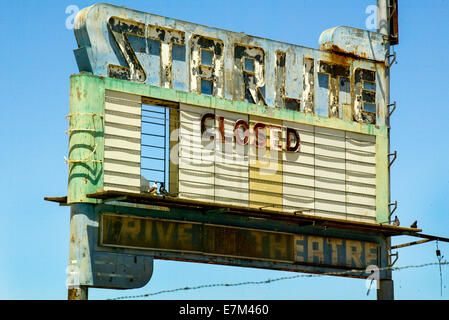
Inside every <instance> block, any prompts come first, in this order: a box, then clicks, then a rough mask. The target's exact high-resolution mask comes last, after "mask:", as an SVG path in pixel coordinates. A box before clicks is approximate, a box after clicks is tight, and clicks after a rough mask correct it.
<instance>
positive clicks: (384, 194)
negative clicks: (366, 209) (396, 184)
mask: <svg viewBox="0 0 449 320" xmlns="http://www.w3.org/2000/svg"><path fill="white" fill-rule="evenodd" d="M389 172H390V171H389V169H388V136H385V135H378V136H377V137H376V221H377V222H378V223H388V222H389V221H388V220H389V216H390V214H389V208H388V201H389V194H390V190H389V183H388V180H389V179H388V176H389Z"/></svg>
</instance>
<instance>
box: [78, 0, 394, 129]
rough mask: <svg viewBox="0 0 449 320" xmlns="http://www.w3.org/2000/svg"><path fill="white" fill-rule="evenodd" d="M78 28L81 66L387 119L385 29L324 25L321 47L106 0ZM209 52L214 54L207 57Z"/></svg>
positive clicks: (329, 113)
mask: <svg viewBox="0 0 449 320" xmlns="http://www.w3.org/2000/svg"><path fill="white" fill-rule="evenodd" d="M75 35H76V38H77V42H78V46H79V48H78V49H77V50H75V56H76V58H77V62H78V66H79V69H80V71H85V72H91V73H93V74H95V75H99V76H107V77H112V78H117V79H122V80H129V81H134V82H140V83H144V84H147V85H152V86H158V87H163V88H172V89H177V90H182V91H187V92H194V93H199V94H204V95H211V96H214V97H218V98H224V99H229V100H234V101H246V102H249V103H252V104H256V105H260V106H268V107H271V108H276V109H289V110H295V111H297V112H301V113H312V114H318V115H320V116H323V117H329V118H340V119H346V120H350V121H356V122H361V123H369V124H376V125H386V119H385V115H386V114H387V112H386V103H385V100H384V95H383V92H382V90H380V88H382V87H383V79H384V73H385V64H384V60H385V59H384V58H385V57H384V44H383V39H382V37H381V36H379V35H378V34H377V33H373V32H368V31H364V30H358V29H354V28H349V27H337V28H333V29H330V30H327V31H325V32H323V34H322V36H321V37H320V46H321V47H320V49H321V50H317V49H311V48H306V47H301V46H297V45H292V44H288V43H281V42H277V41H273V40H268V39H264V38H259V37H253V36H249V35H246V34H243V33H237V32H231V31H225V30H221V29H217V28H212V27H207V26H203V25H198V24H192V23H189V22H184V21H180V20H175V19H171V18H167V17H161V16H157V15H153V14H149V13H143V12H140V11H134V10H129V9H126V8H123V7H116V6H112V5H107V4H98V5H93V6H91V7H88V8H85V9H83V10H82V11H80V13H79V14H78V15H77V18H76V20H75ZM175 49H176V50H175ZM208 52H210V60H211V61H210V62H207V63H205V62H204V61H203V62H202V61H201V59H202V57H203V56H204V57H206V58H207V56H208ZM208 59H209V58H208ZM359 69H363V70H366V72H372V73H373V74H374V78H375V81H374V84H373V85H374V92H375V94H374V95H367V94H366V93H365V92H360V90H359V89H356V87H357V85H359V83H358V82H357V80H356V78H357V75H356V72H357V70H359ZM342 72H343V73H342ZM366 72H364V74H365V73H366ZM323 75H327V76H328V77H329V79H328V80H327V84H326V79H325V78H326V77H325V76H324V79H323ZM343 77H344V78H345V80H343V81H344V83H343V84H341V85H340V84H339V82H340V79H341V78H343ZM340 87H343V89H342V88H340ZM341 89H342V90H343V91H342V90H341ZM357 91H359V92H360V93H359V94H358V93H357ZM342 92H343V93H342ZM345 92H346V93H347V96H346V97H341V96H342V95H345V94H344V93H345ZM363 96H365V98H367V99H364V98H363ZM372 99H374V101H371V100H372ZM367 101H370V102H367ZM365 109H367V110H365Z"/></svg>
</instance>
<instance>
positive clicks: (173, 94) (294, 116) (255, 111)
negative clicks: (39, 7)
mask: <svg viewBox="0 0 449 320" xmlns="http://www.w3.org/2000/svg"><path fill="white" fill-rule="evenodd" d="M89 77H93V76H89ZM101 79H103V80H104V83H105V87H106V89H108V90H114V91H120V92H126V93H131V94H136V95H141V96H144V97H151V98H154V99H161V100H167V101H173V102H179V103H185V104H191V105H196V106H200V107H206V108H212V109H217V110H224V111H230V112H238V113H243V114H249V115H253V116H260V117H266V118H275V119H279V120H285V121H292V122H298V123H303V124H309V125H313V126H319V127H325V128H333V129H338V130H345V131H351V132H358V133H363V134H369V135H376V136H377V135H385V136H386V135H387V127H386V126H376V125H373V124H362V123H357V122H354V121H348V120H343V119H338V118H328V117H323V116H318V115H313V114H309V113H304V112H297V111H293V110H287V109H277V108H273V107H269V106H262V105H256V104H252V103H248V102H244V101H233V100H227V99H221V98H217V97H212V96H205V95H200V94H196V93H191V92H184V91H178V90H173V89H166V88H160V87H154V86H150V85H146V84H140V83H136V82H131V81H124V80H120V79H113V78H101Z"/></svg>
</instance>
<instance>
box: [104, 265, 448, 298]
mask: <svg viewBox="0 0 449 320" xmlns="http://www.w3.org/2000/svg"><path fill="white" fill-rule="evenodd" d="M448 264H449V262H447V261H442V262H429V263H424V264H418V265H408V266H402V267H384V268H379V269H378V271H384V270H391V271H399V270H404V269H412V268H424V267H428V266H432V265H440V266H442V265H448ZM361 272H363V271H361V270H360V269H352V270H347V271H340V272H325V273H319V274H297V275H294V276H285V277H279V278H273V279H266V280H260V281H243V282H235V283H213V284H203V285H199V286H193V287H182V288H176V289H166V290H161V291H157V292H152V293H144V294H139V295H132V296H122V297H116V298H110V299H107V300H125V299H138V298H146V297H151V296H156V295H159V294H164V293H172V292H177V291H188V290H198V289H204V288H214V287H237V286H246V285H261V284H270V283H273V282H277V281H283V280H292V279H297V278H314V277H324V276H338V275H340V276H341V275H345V274H349V273H361ZM368 275H369V274H368Z"/></svg>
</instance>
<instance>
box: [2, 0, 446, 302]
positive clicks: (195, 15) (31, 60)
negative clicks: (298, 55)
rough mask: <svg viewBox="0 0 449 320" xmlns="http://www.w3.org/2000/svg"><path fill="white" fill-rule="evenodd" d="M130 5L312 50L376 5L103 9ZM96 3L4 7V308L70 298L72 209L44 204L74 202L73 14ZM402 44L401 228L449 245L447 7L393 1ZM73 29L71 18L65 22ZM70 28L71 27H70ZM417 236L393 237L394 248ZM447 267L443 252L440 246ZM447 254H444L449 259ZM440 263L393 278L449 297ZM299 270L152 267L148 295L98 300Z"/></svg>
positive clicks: (399, 287) (157, 1)
mask: <svg viewBox="0 0 449 320" xmlns="http://www.w3.org/2000/svg"><path fill="white" fill-rule="evenodd" d="M109 2H110V3H112V4H117V5H123V6H126V7H127V8H131V9H137V10H141V11H144V12H149V13H154V14H159V15H163V16H168V17H172V18H176V19H181V20H185V21H189V22H193V23H199V24H204V25H209V26H213V27H218V28H222V29H227V30H232V31H237V32H244V33H247V34H250V35H254V36H260V37H264V38H269V39H274V40H279V41H283V42H289V43H293V44H298V45H303V46H308V47H313V48H316V47H317V46H318V38H319V36H320V34H321V32H322V31H324V30H326V29H328V28H332V27H334V26H338V25H348V26H352V27H357V28H363V29H365V28H366V27H367V26H366V19H367V18H368V16H369V15H368V14H367V13H366V9H367V7H368V6H369V5H375V4H376V1H375V0H345V1H334V0H319V1H318V0H292V1H283V0H279V1H267V0H265V1H263V0H257V1H254V0H246V1H234V0H227V1H205V0H189V1H181V0H178V1H174V0H152V1H137V0H136V1H132V0H121V1H112V0H111V1H109ZM93 3H94V2H92V1H81V0H70V1H65V0H64V1H63V0H60V1H46V0H41V1H31V0H30V1H21V0H16V1H0V26H1V28H0V39H1V41H2V44H1V45H0V48H1V50H0V61H1V70H0V92H1V97H2V99H1V103H0V121H1V125H0V138H1V149H0V150H1V151H0V167H1V168H2V173H1V175H0V194H1V202H0V299H66V298H67V289H66V286H65V281H66V276H67V275H66V268H67V264H68V245H69V219H70V214H69V208H68V207H59V206H58V205H56V204H54V203H49V202H46V201H44V200H43V198H44V197H45V196H64V195H66V193H67V174H68V170H67V165H66V164H65V163H64V156H66V155H67V152H68V137H67V135H66V134H65V133H64V131H65V130H67V129H68V121H67V120H66V119H65V115H67V114H68V105H69V76H70V75H71V74H75V73H77V72H78V69H77V65H76V62H75V58H74V55H73V49H75V48H76V47H77V45H76V41H75V36H74V34H73V30H71V29H70V28H67V26H66V25H67V24H66V20H67V19H68V18H69V20H70V14H71V12H70V11H69V12H68V13H67V12H66V9H67V7H68V6H70V5H75V6H77V7H78V8H80V9H82V8H84V7H87V6H89V5H91V4H93ZM399 5H400V7H399V29H400V35H399V39H400V44H399V45H398V46H396V47H395V51H396V52H397V56H398V58H397V62H398V63H397V64H395V65H393V67H392V71H391V100H392V101H397V104H398V107H397V109H396V111H395V112H394V114H393V116H392V123H391V125H392V130H391V149H392V150H397V151H398V159H397V161H396V162H395V163H394V165H393V167H392V171H391V172H392V175H391V186H392V191H391V195H392V196H391V197H392V200H393V201H395V200H397V201H398V203H399V205H398V209H397V211H396V213H397V215H398V216H399V218H400V220H401V225H404V226H409V225H410V224H411V223H412V222H413V221H414V220H418V227H420V228H422V229H423V232H424V233H428V234H434V235H440V236H444V237H449V167H448V165H449V126H448V119H449V80H448V76H447V74H448V72H449V58H448V52H449V35H448V31H449V1H448V0H431V1H418V0H408V1H399ZM69 22H70V21H69ZM69 24H70V23H69ZM414 240H418V239H416V238H409V237H398V238H394V239H393V244H399V243H404V242H408V241H414ZM439 247H440V249H441V251H442V254H443V255H444V256H446V257H447V258H449V244H448V243H441V242H440V243H439ZM435 249H436V243H435V242H429V243H426V244H421V245H418V246H413V247H408V248H404V249H399V260H398V261H397V262H396V264H395V266H406V265H415V264H422V263H427V262H437V258H436V255H435ZM446 257H445V259H446ZM447 271H448V267H447V266H443V286H444V288H443V295H442V296H440V276H439V271H438V266H430V267H426V268H420V269H405V270H401V271H395V272H393V279H394V281H395V298H396V299H448V298H449V290H448V289H449V288H447V284H449V272H447ZM290 275H294V273H289V272H279V271H270V270H262V269H249V268H239V267H223V266H214V265H207V264H196V263H185V262H174V261H160V260H156V261H155V266H154V273H153V277H152V279H151V280H150V282H149V283H148V284H147V285H146V286H145V287H144V288H141V289H135V290H127V291H118V290H105V289H90V290H89V298H90V299H106V298H114V297H118V296H123V295H138V294H143V293H151V292H156V291H160V290H165V289H175V288H179V287H186V286H196V285H202V284H209V283H223V282H229V283H233V282H241V281H259V280H265V279H268V278H277V277H281V276H290ZM366 292H367V290H366V288H365V281H364V280H358V279H345V278H337V277H330V276H323V277H319V278H298V279H294V280H285V281H280V282H275V283H272V284H268V285H258V286H241V287H230V288H207V289H200V290H195V291H181V292H176V293H170V294H162V295H158V296H155V297H154V298H155V299H375V298H376V296H375V292H374V290H372V291H371V293H370V294H369V295H367V294H366Z"/></svg>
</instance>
